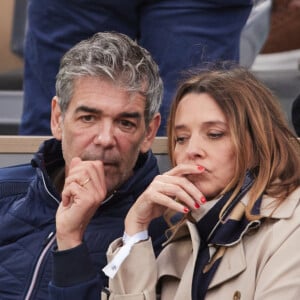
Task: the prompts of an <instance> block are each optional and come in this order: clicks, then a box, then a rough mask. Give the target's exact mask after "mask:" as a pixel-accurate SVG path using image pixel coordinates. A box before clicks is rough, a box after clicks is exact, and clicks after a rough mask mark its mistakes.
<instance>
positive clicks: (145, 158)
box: [31, 138, 159, 202]
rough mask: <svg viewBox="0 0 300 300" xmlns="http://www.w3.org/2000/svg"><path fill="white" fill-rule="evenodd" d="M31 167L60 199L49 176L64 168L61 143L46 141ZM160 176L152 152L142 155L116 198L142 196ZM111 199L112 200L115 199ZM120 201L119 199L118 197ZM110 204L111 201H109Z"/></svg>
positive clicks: (52, 140) (54, 140) (53, 140)
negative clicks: (156, 177)
mask: <svg viewBox="0 0 300 300" xmlns="http://www.w3.org/2000/svg"><path fill="white" fill-rule="evenodd" d="M31 165H32V166H33V167H35V168H37V169H38V174H39V176H40V177H43V178H44V179H43V180H45V184H46V186H47V189H48V190H49V191H50V193H51V194H53V195H55V197H57V198H60V197H59V195H58V193H57V191H56V189H55V188H54V186H53V183H52V180H51V179H50V176H49V174H51V173H53V172H54V171H55V170H57V169H59V168H60V169H61V168H63V167H64V165H65V162H64V159H63V154H62V148H61V142H60V141H58V140H56V139H55V138H51V139H49V140H46V141H44V142H43V143H42V144H41V146H40V148H39V150H38V151H37V152H36V153H35V155H34V157H33V159H32V161H31ZM158 174H159V169H158V165H157V160H156V157H155V156H154V154H153V153H152V151H151V150H150V151H148V152H147V153H145V154H140V155H139V157H138V160H137V163H136V165H135V167H134V174H133V176H131V177H130V178H129V179H128V180H127V181H126V182H125V183H124V184H123V185H122V186H120V188H119V189H118V190H117V191H115V192H114V194H113V195H114V196H117V195H119V196H120V197H121V196H122V197H123V196H124V195H132V199H134V200H136V198H137V197H138V196H139V195H140V193H141V192H142V191H143V190H145V188H146V187H147V186H148V185H149V184H150V182H151V181H152V180H153V178H154V177H155V176H156V175H158ZM114 196H113V197H109V199H110V200H111V199H112V198H115V197H114ZM116 198H117V199H119V197H116ZM108 202H110V201H108Z"/></svg>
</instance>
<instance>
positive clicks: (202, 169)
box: [197, 166, 205, 171]
mask: <svg viewBox="0 0 300 300" xmlns="http://www.w3.org/2000/svg"><path fill="white" fill-rule="evenodd" d="M197 168H198V170H199V171H204V170H205V168H204V167H203V166H197Z"/></svg>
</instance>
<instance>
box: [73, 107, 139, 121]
mask: <svg viewBox="0 0 300 300" xmlns="http://www.w3.org/2000/svg"><path fill="white" fill-rule="evenodd" d="M78 112H87V113H94V114H101V113H103V111H102V110H100V109H96V108H93V107H89V106H85V105H80V106H78V107H77V108H76V110H75V113H78ZM118 116H119V117H120V118H130V119H141V118H142V115H141V113H139V112H121V113H120V114H119V115H118Z"/></svg>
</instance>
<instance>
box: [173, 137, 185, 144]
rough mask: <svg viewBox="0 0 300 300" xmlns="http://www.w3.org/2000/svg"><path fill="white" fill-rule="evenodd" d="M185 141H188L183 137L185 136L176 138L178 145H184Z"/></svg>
mask: <svg viewBox="0 0 300 300" xmlns="http://www.w3.org/2000/svg"><path fill="white" fill-rule="evenodd" d="M185 140H186V138H185V137H183V136H177V137H175V142H176V144H183V143H184V141H185Z"/></svg>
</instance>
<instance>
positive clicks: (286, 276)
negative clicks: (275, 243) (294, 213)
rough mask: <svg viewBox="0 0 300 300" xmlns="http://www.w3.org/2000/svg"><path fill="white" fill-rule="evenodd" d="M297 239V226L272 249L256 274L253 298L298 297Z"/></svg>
mask: <svg viewBox="0 0 300 300" xmlns="http://www.w3.org/2000/svg"><path fill="white" fill-rule="evenodd" d="M274 235H275V233H274ZM274 238H275V239H277V238H276V237H274ZM299 241H300V228H299V227H297V228H295V229H294V231H293V232H292V233H291V234H290V235H289V236H287V238H286V239H285V240H284V241H282V243H281V244H280V246H279V247H278V248H276V249H274V251H273V254H272V255H271V256H270V258H269V260H268V261H267V262H266V264H265V266H264V268H263V270H262V272H261V273H260V274H259V275H258V276H259V277H258V281H257V286H256V291H255V297H254V300H261V299H264V300H282V299H286V300H291V299H298V298H299V295H300V251H299Z"/></svg>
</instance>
